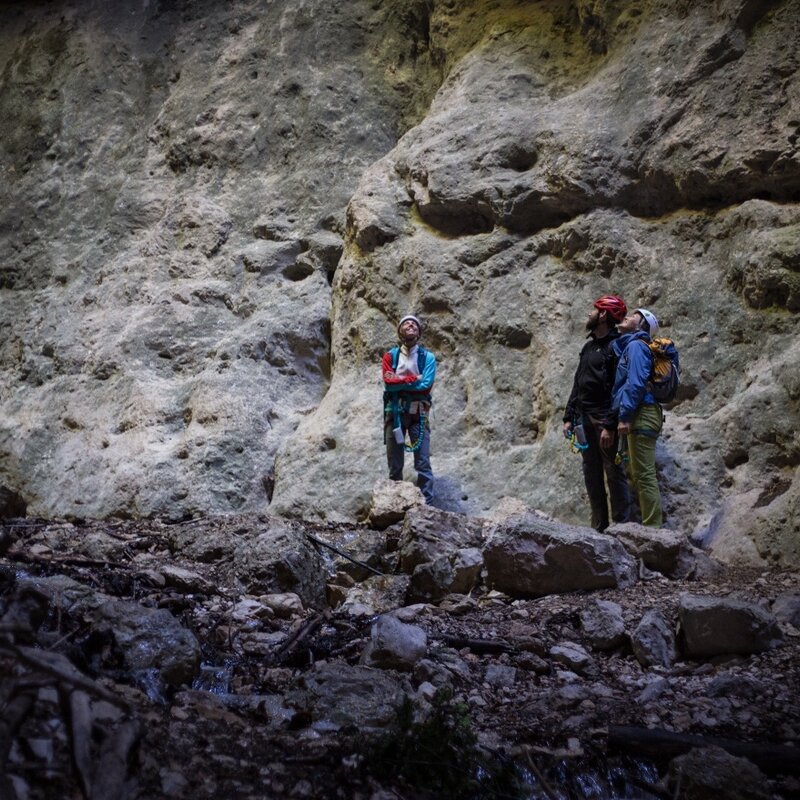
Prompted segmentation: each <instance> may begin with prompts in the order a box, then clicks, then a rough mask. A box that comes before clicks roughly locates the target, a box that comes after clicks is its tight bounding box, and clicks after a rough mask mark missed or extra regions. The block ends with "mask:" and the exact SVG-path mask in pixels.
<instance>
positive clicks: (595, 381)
mask: <svg viewBox="0 0 800 800" xmlns="http://www.w3.org/2000/svg"><path fill="white" fill-rule="evenodd" d="M626 311H627V308H626V306H625V303H624V302H623V301H622V300H621V299H620V298H619V297H616V296H614V295H603V296H602V297H600V298H598V299H597V300H596V301H595V302H594V304H593V306H592V310H591V311H590V312H589V316H588V318H587V320H586V330H587V331H588V332H589V333H588V337H587V339H588V340H587V342H586V343H585V344H584V345H583V348H582V349H581V352H580V356H579V359H578V368H577V369H576V370H575V379H574V381H573V384H572V393H571V394H570V396H569V400H568V401H567V407H566V409H565V411H564V427H563V431H564V436H566V437H568V438H569V437H571V436H574V435H575V436H577V437H578V438H579V439H581V441H582V447H581V448H580V449H581V456H582V458H583V480H584V482H585V484H586V492H587V493H588V495H589V506H590V507H591V525H592V527H593V528H595V529H596V530H598V531H604V530H605V529H606V528H607V527H608V524H609V509H608V497H607V495H606V486H605V484H606V483H607V484H608V496H610V500H611V518H612V519H613V520H614V521H615V522H626V521H627V519H628V513H629V505H630V493H629V490H628V480H627V478H626V477H625V470H624V467H622V466H621V465H619V464H617V463H615V457H616V450H617V447H616V445H617V438H616V427H617V418H616V415H615V414H614V413H613V412H612V410H611V390H612V388H613V386H614V375H615V372H616V367H617V356H615V355H614V352H613V351H612V345H613V343H614V341H615V340H616V339H617V337H618V336H619V333H618V331H617V327H616V326H617V323H618V322H621V321H622V319H623V317H624V316H625V312H626ZM581 426H582V434H583V435H582V436H581V430H580V428H581ZM584 437H585V438H584ZM604 474H605V482H604V480H603V476H604Z"/></svg>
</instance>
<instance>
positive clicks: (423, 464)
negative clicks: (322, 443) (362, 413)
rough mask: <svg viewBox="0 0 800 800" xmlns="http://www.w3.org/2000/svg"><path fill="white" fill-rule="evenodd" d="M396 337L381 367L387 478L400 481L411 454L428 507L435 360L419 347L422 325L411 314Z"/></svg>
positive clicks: (398, 326) (403, 319) (398, 328)
mask: <svg viewBox="0 0 800 800" xmlns="http://www.w3.org/2000/svg"><path fill="white" fill-rule="evenodd" d="M397 335H398V337H399V339H400V344H399V345H398V346H397V347H393V348H392V349H391V350H389V351H388V352H386V353H385V354H384V356H383V361H382V363H381V377H382V378H383V389H384V391H383V402H384V440H385V442H386V458H387V461H388V463H389V478H390V479H391V480H393V481H401V480H403V464H404V461H405V454H406V453H407V452H409V453H413V454H414V469H416V471H417V486H419V488H420V489H421V490H422V494H423V495H424V497H425V502H427V503H430V502H431V500H433V469H432V468H431V453H430V450H431V431H430V422H429V420H430V410H431V404H432V402H433V401H432V399H431V389H432V388H433V382H434V380H435V379H436V358H435V357H434V355H433V353H432V352H431V351H430V350H427V349H425V348H424V347H423V346H422V345H421V344H420V343H419V340H420V336H421V335H422V325H421V324H420V321H419V319H417V317H415V316H414V315H413V314H408V315H406V316H405V317H403V318H402V319H401V320H400V322H399V323H398V325H397ZM406 436H408V439H409V441H408V443H407V442H406Z"/></svg>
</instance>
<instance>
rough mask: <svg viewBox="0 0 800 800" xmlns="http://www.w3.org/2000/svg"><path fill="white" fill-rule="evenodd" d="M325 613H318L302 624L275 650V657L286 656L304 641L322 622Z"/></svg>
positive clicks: (273, 655)
mask: <svg viewBox="0 0 800 800" xmlns="http://www.w3.org/2000/svg"><path fill="white" fill-rule="evenodd" d="M324 618H325V617H324V615H323V614H316V615H315V616H313V617H311V619H310V620H308V622H306V623H304V624H303V625H301V626H300V627H299V628H298V629H297V630H296V631H295V632H294V633H293V634H292V635H291V636H290V637H289V638H288V639H287V640H286V641H285V642H283V643H282V644H280V645H279V646H278V647H277V649H276V650H275V652H274V653H273V654H272V657H273V658H277V657H278V656H285V655H286V654H287V653H288V652H290V651H291V650H294V648H295V647H297V645H298V644H300V642H302V641H303V639H305V638H306V637H307V636H308V635H309V634H311V633H313V632H314V631H315V630H316V629H317V628H319V626H320V625H321V624H322V620H323V619H324Z"/></svg>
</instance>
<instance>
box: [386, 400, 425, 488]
mask: <svg viewBox="0 0 800 800" xmlns="http://www.w3.org/2000/svg"><path fill="white" fill-rule="evenodd" d="M400 424H401V426H402V428H403V433H406V434H408V438H409V440H410V441H411V443H412V444H413V443H414V442H416V441H417V437H418V436H419V416H417V415H412V414H402V415H401V422H400ZM386 459H387V461H388V462H389V478H390V480H393V481H401V480H403V463H404V461H405V449H404V448H403V445H402V444H398V443H397V442H396V441H395V440H394V435H393V433H392V426H391V424H389V425H388V427H387V430H386ZM414 469H415V470H416V471H417V486H419V488H420V489H421V490H422V494H423V495H424V497H425V502H426V503H430V502H431V500H433V469H432V468H431V432H430V429H429V428H428V420H427V419H426V420H425V433H424V434H423V436H422V442H420V445H419V447H418V448H417V449H416V450H415V451H414Z"/></svg>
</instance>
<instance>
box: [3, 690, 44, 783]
mask: <svg viewBox="0 0 800 800" xmlns="http://www.w3.org/2000/svg"><path fill="white" fill-rule="evenodd" d="M35 700H36V692H35V691H33V690H31V689H29V690H27V691H24V692H20V693H19V694H18V695H17V696H16V697H14V698H13V700H9V701H8V703H6V704H5V706H3V708H2V709H0V711H2V713H0V774H2V773H4V772H5V768H6V760H7V759H8V754H9V752H10V751H11V740H12V738H13V736H14V734H15V733H16V731H17V728H19V726H20V725H21V724H22V722H23V720H24V719H25V717H27V716H28V713H29V712H30V710H31V709H32V708H33V704H34V702H35Z"/></svg>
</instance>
